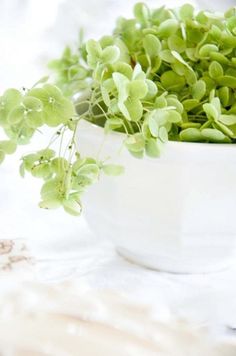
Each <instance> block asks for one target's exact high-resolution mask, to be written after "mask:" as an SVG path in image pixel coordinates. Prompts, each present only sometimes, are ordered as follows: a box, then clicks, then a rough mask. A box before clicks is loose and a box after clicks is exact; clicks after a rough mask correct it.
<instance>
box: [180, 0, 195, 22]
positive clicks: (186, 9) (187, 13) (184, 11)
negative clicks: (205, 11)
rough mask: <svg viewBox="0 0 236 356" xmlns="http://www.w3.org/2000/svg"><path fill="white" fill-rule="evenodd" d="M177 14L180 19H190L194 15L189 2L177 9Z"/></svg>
mask: <svg viewBox="0 0 236 356" xmlns="http://www.w3.org/2000/svg"><path fill="white" fill-rule="evenodd" d="M179 16H180V18H181V20H182V21H185V20H188V19H192V18H193V16H194V7H193V6H192V5H190V4H184V5H182V6H181V7H180V9H179Z"/></svg>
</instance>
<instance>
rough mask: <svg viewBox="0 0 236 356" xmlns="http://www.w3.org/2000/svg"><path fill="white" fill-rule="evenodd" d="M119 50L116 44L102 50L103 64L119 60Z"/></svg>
mask: <svg viewBox="0 0 236 356" xmlns="http://www.w3.org/2000/svg"><path fill="white" fill-rule="evenodd" d="M119 57H120V50H119V48H118V47H117V46H108V47H106V48H105V49H104V50H103V51H102V55H101V58H102V61H103V63H105V64H113V63H115V62H117V61H118V60H119Z"/></svg>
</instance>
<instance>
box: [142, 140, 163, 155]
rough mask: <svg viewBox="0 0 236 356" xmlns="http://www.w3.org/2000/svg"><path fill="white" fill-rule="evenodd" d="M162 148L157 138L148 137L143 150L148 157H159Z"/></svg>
mask: <svg viewBox="0 0 236 356" xmlns="http://www.w3.org/2000/svg"><path fill="white" fill-rule="evenodd" d="M161 150H162V145H161V143H160V141H159V140H158V139H155V138H150V139H149V140H147V142H146V146H145V151H146V154H147V155H148V156H149V157H152V158H156V157H160V155H161Z"/></svg>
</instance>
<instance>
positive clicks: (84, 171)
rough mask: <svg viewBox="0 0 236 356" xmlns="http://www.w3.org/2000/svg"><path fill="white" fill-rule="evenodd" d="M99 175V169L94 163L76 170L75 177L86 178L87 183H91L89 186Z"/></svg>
mask: <svg viewBox="0 0 236 356" xmlns="http://www.w3.org/2000/svg"><path fill="white" fill-rule="evenodd" d="M99 173H100V170H99V167H98V165H97V164H94V163H88V164H85V165H83V166H82V167H81V168H79V169H78V170H77V175H78V176H84V177H86V178H88V179H89V181H90V182H91V183H90V184H92V183H93V182H96V181H97V180H98V178H99Z"/></svg>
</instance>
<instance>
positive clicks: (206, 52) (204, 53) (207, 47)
mask: <svg viewBox="0 0 236 356" xmlns="http://www.w3.org/2000/svg"><path fill="white" fill-rule="evenodd" d="M218 51H219V49H218V47H217V46H216V45H215V44H211V43H207V44H204V45H203V46H202V47H201V48H200V49H199V56H200V57H203V58H208V57H209V56H210V54H211V53H212V52H218Z"/></svg>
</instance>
